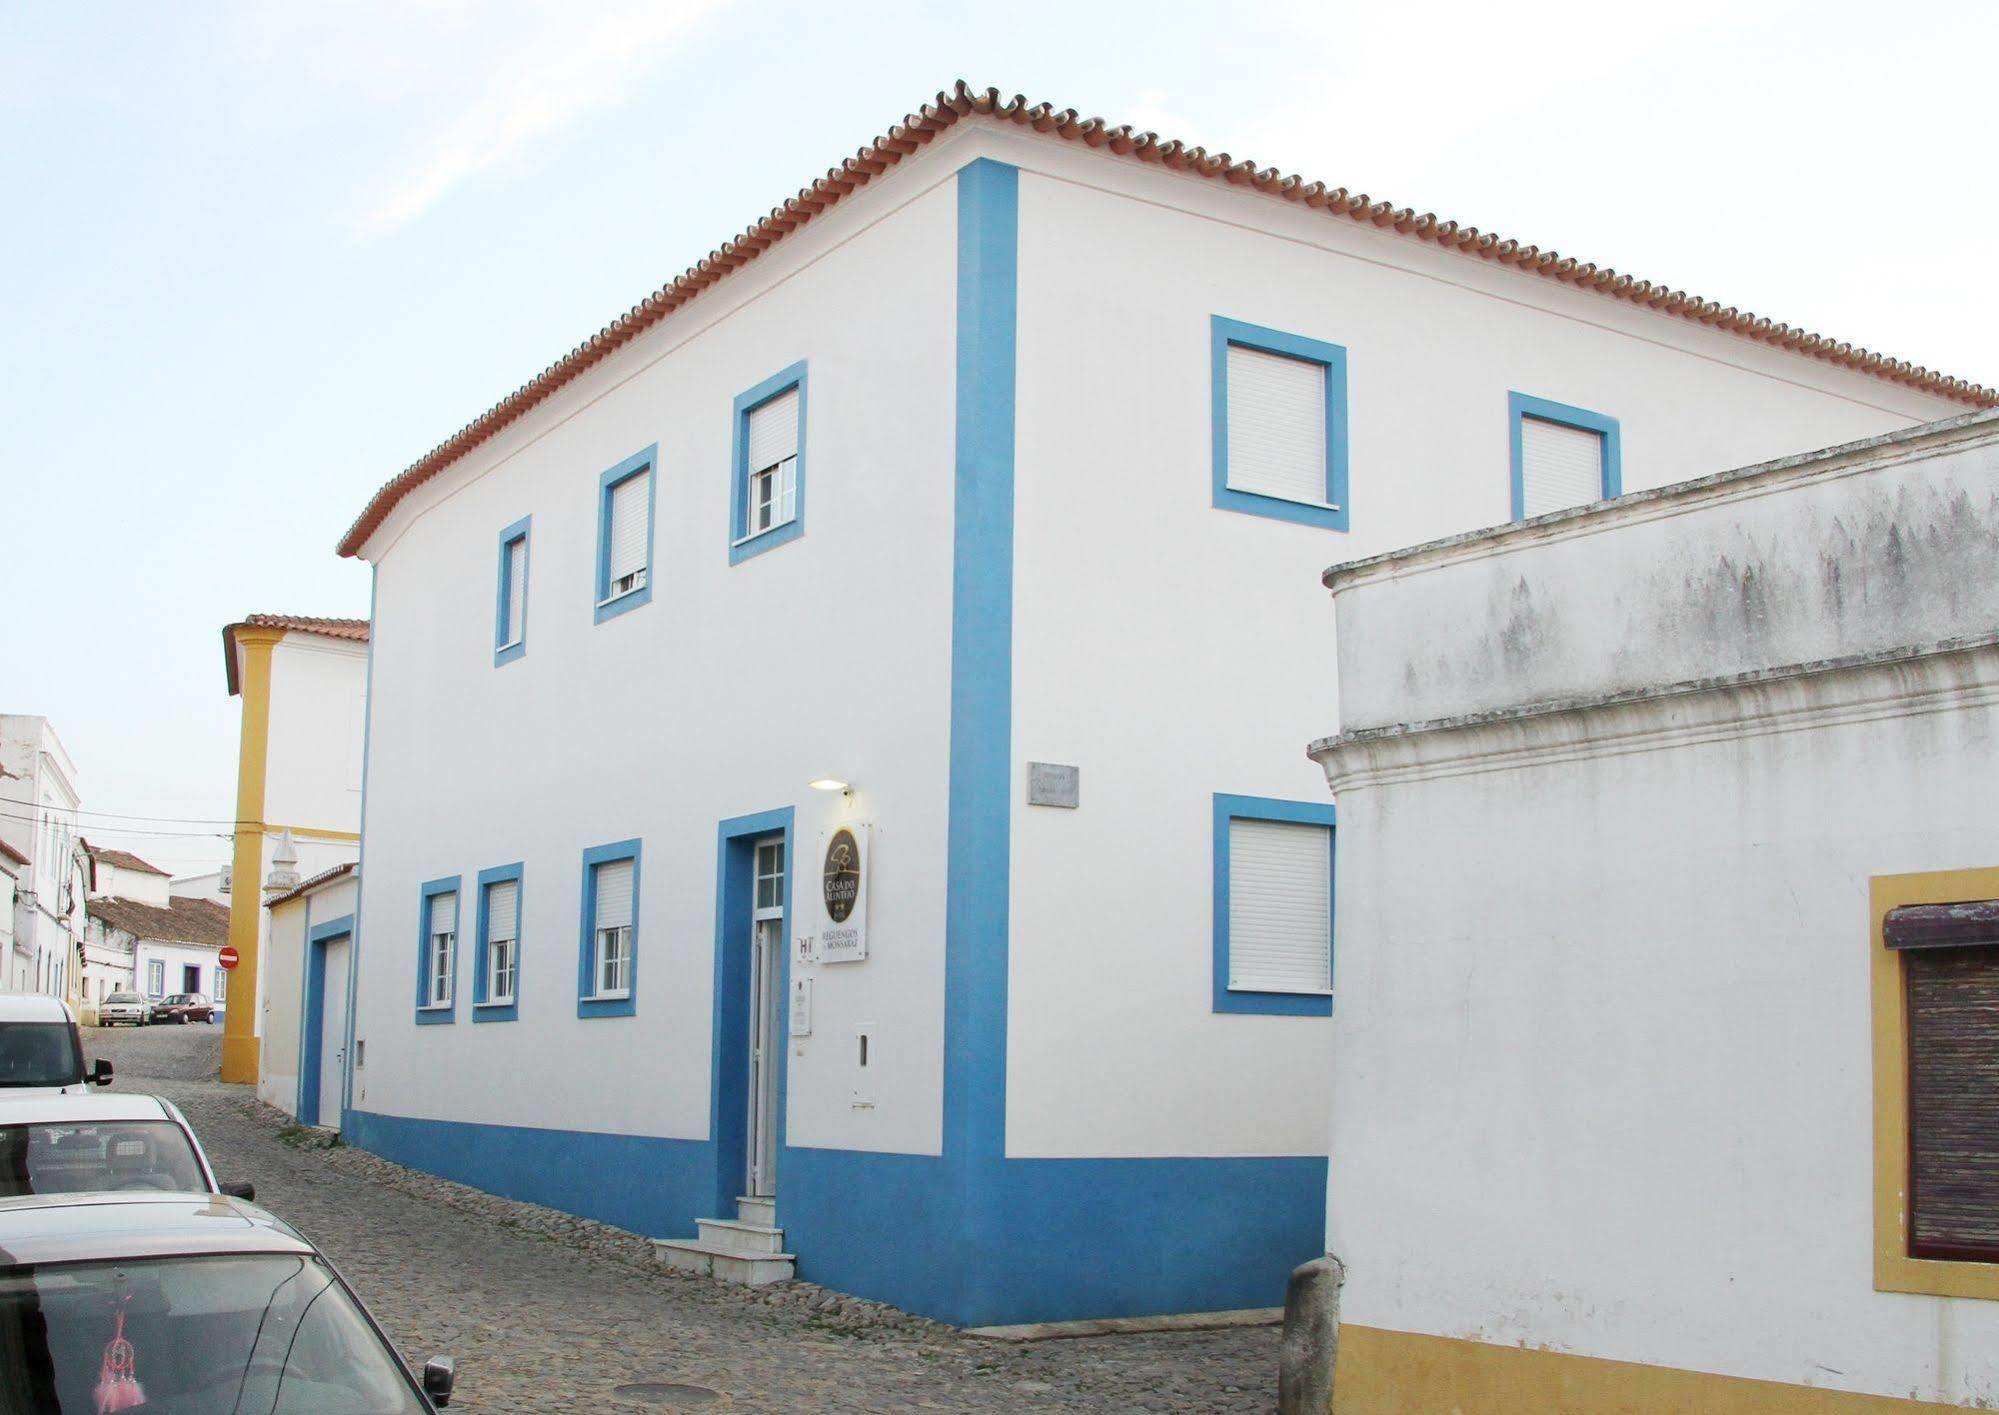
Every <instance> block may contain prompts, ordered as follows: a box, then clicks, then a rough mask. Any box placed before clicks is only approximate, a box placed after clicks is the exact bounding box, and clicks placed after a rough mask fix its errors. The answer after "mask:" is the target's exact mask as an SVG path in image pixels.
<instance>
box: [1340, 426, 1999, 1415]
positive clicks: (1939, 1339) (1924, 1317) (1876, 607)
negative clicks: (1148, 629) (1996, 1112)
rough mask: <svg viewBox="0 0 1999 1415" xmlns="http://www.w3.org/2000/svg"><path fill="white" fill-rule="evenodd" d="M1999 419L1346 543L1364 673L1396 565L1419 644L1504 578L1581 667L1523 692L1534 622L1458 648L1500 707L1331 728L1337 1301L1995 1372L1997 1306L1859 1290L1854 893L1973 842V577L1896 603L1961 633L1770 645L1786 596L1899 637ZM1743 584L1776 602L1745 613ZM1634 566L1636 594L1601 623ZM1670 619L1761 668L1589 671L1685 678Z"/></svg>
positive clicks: (1660, 1342)
mask: <svg viewBox="0 0 1999 1415" xmlns="http://www.w3.org/2000/svg"><path fill="white" fill-rule="evenodd" d="M1995 442H1999V419H1995V418H1993V417H1990V416H1988V417H1986V418H1985V419H1983V420H1981V421H1980V422H1979V423H1978V424H1975V425H1973V426H1971V427H1969V428H1960V429H1957V430H1954V431H1952V430H1941V431H1925V432H1922V433H1918V434H1911V435H1908V436H1905V437H1904V438H1902V439H1898V440H1897V441H1895V442H1893V443H1891V444H1889V445H1887V446H1884V447H1881V448H1877V449H1875V450H1873V451H1872V452H1869V453H1867V454H1866V455H1865V456H1863V457H1860V458H1858V459H1855V458H1847V459H1839V458H1834V459H1826V460H1825V461H1824V462H1822V463H1820V464H1819V466H1818V473H1817V474H1816V475H1815V474H1814V473H1813V471H1812V469H1810V468H1807V469H1804V470H1802V471H1801V472H1799V473H1798V474H1797V475H1795V476H1779V477H1774V478H1773V477H1759V476H1751V477H1748V478H1744V479H1742V480H1741V481H1739V482H1737V483H1735V484H1733V485H1731V486H1722V487H1716V488H1713V489H1711V490H1708V491H1705V492H1689V493H1685V494H1682V493H1675V494H1674V496H1673V497H1672V498H1671V499H1669V500H1665V501H1662V502H1660V503H1659V504H1656V505H1652V506H1644V505H1639V506H1632V507H1628V508H1621V509H1612V510H1608V511H1601V512H1596V513H1592V514H1591V515H1590V516H1587V517H1583V518H1580V519H1579V520H1577V521H1574V522H1571V523H1568V524H1566V525H1560V526H1550V527H1548V528H1546V529H1545V530H1544V531H1541V532H1539V533H1524V532H1523V533H1513V534H1511V535H1509V536H1506V537H1501V538H1497V539H1495V540H1490V541H1483V542H1479V543H1476V544H1472V545H1468V546H1461V547H1457V548H1445V549H1440V550H1439V551H1437V552H1434V553H1431V554H1427V555H1426V554H1425V553H1424V552H1418V553H1417V554H1415V555H1412V556H1410V557H1407V558H1405V559H1404V560H1401V561H1398V562H1395V563H1393V564H1389V565H1383V566H1380V567H1376V568H1374V569H1371V570H1362V571H1357V572H1354V574H1353V575H1352V577H1351V580H1350V581H1348V580H1344V579H1341V578H1339V577H1336V580H1335V583H1336V585H1337V586H1338V590H1337V602H1338V613H1339V629H1340V631H1341V634H1342V635H1343V643H1344V645H1345V646H1346V649H1347V652H1348V659H1347V663H1348V666H1349V667H1350V668H1351V669H1352V670H1353V673H1354V674H1356V675H1358V674H1361V673H1365V674H1366V676H1367V682H1368V683H1369V684H1370V685H1372V684H1375V683H1376V682H1377V681H1378V679H1379V676H1380V674H1381V673H1382V672H1385V671H1386V669H1387V666H1388V664H1389V663H1390V662H1391V661H1393V659H1394V658H1395V655H1394V653H1393V652H1392V647H1391V646H1392V645H1393V644H1394V642H1395V640H1396V638H1397V635H1398V624H1399V623H1400V622H1401V616H1402V615H1403V614H1404V613H1405V612H1406V611H1407V608H1408V606H1409V605H1410V604H1411V603H1412V602H1414V603H1429V604H1430V606H1431V608H1432V610H1433V611H1434V612H1433V614H1432V616H1431V618H1430V623H1431V625H1432V626H1433V627H1432V630H1431V637H1430V640H1429V643H1428V645H1427V648H1428V654H1427V658H1426V663H1428V664H1429V665H1431V666H1435V667H1441V666H1444V665H1452V664H1458V665H1471V666H1474V667H1476V666H1478V665H1483V664H1486V661H1487V656H1488V646H1487V643H1486V640H1487V639H1488V637H1489V630H1488V628H1487V623H1488V620H1487V616H1488V614H1489V613H1491V612H1493V611H1494V610H1495V609H1503V607H1504V606H1505V605H1506V604H1508V603H1513V602H1516V601H1517V600H1518V599H1519V598H1520V597H1521V593H1522V589H1523V587H1524V588H1525V590H1526V591H1528V592H1530V593H1529V596H1528V597H1529V598H1530V599H1531V601H1532V602H1533V603H1534V604H1536V605H1537V606H1538V607H1539V610H1540V611H1543V612H1545V615H1546V616H1549V619H1550V622H1555V623H1560V624H1565V625H1568V626H1570V628H1571V630H1573V632H1571V633H1568V634H1566V635H1564V636H1563V637H1562V639H1561V643H1562V646H1563V652H1561V653H1560V654H1557V655H1555V656H1556V657H1557V658H1558V659H1559V660H1560V662H1561V666H1562V668H1563V671H1565V672H1568V673H1570V674H1572V675H1574V681H1575V682H1576V683H1578V684H1580V685H1581V688H1582V691H1583V694H1584V696H1583V697H1582V698H1581V700H1580V701H1581V702H1582V703H1583V704H1586V705H1583V706H1579V707H1577V708H1575V709H1574V710H1570V711H1564V712H1557V713H1544V712H1532V713H1528V714H1525V715H1521V714H1520V713H1519V710H1520V709H1522V708H1525V707H1531V706H1532V705H1533V704H1534V703H1535V702H1536V701H1537V700H1538V699H1539V698H1540V695H1541V693H1542V692H1543V689H1544V684H1543V681H1542V677H1541V672H1542V666H1543V664H1542V659H1541V658H1540V657H1538V656H1529V657H1528V658H1527V659H1526V660H1524V661H1522V662H1520V663H1518V664H1516V665H1513V666H1512V668H1511V669H1510V671H1485V672H1483V673H1482V674H1481V675H1480V677H1479V680H1478V681H1479V682H1480V684H1481V689H1480V691H1481V694H1482V696H1483V704H1482V705H1483V708H1484V710H1485V711H1486V712H1488V713H1494V714H1498V716H1497V717H1496V718H1494V719H1493V720H1492V721H1491V723H1490V725H1489V726H1479V727H1473V728H1471V729H1456V730H1451V731H1445V732H1427V731H1415V732H1409V731H1404V730H1401V729H1400V727H1399V726H1397V725H1395V724H1391V725H1390V726H1389V728H1388V730H1387V731H1385V732H1383V733H1381V734H1379V735H1376V736H1374V737H1368V736H1367V735H1366V734H1365V733H1364V734H1363V735H1362V737H1361V739H1360V740H1359V741H1357V742H1355V743H1352V744H1348V745H1343V746H1339V747H1335V748H1332V749H1329V761H1330V763H1331V764H1329V766H1328V774H1329V776H1331V777H1333V778H1334V781H1335V785H1336V788H1337V789H1338V790H1339V791H1340V809H1341V813H1342V824H1341V854H1340V859H1339V864H1338V887H1339V891H1340V911H1341V912H1340V922H1339V943H1340V958H1339V975H1338V987H1339V1010H1338V1014H1337V1016H1336V1017H1335V1019H1334V1028H1333V1045H1332V1054H1331V1059H1330V1064H1329V1066H1328V1068H1327V1074H1328V1077H1329V1079H1330V1098H1329V1111H1330V1115H1331V1124H1332V1131H1331V1154H1332V1165H1331V1174H1330V1183H1329V1202H1328V1238H1327V1241H1328V1246H1329V1247H1330V1248H1331V1250H1332V1251H1334V1252H1336V1253H1338V1254H1339V1255H1340V1257H1341V1258H1342V1259H1343V1260H1344V1261H1345V1262H1346V1264H1347V1273H1348V1277H1347V1286H1346V1290H1345V1293H1344V1296H1343V1306H1342V1312H1341V1316H1342V1319H1343V1320H1345V1321H1348V1322H1351V1323H1355V1324H1357V1325H1361V1326H1373V1327H1385V1328H1390V1329H1394V1330H1399V1331H1413V1332H1424V1333H1433V1334H1437V1335H1442V1336H1449V1337H1465V1338H1471V1339H1475V1340H1480V1341H1487V1342H1495V1343H1501V1344H1505V1345H1513V1344H1518V1345H1521V1346H1527V1347H1533V1348H1536V1349H1552V1350H1556V1351H1565V1352H1579V1353H1584V1354H1588V1355H1592V1356H1599V1357H1606V1358H1611V1359H1616V1360H1622V1361H1635V1362H1643V1363H1649V1364H1659V1365H1668V1366H1680V1367H1687V1368H1691V1369H1695V1370H1701V1371H1710V1372H1719V1373H1723V1374H1728V1375H1735V1376H1745V1377H1755V1378H1761V1379H1768V1380H1777V1381H1784V1382H1790V1383H1796V1384H1811V1385H1818V1386H1826V1387H1831V1388H1835V1389H1845V1390H1859V1391H1872V1392H1877V1393H1883V1394H1892V1395H1899V1396H1913V1397H1915V1398H1918V1399H1924V1400H1934V1401H1945V1402H1953V1403H1965V1404H1977V1405H1980V1406H1984V1405H1989V1404H1990V1403H1992V1402H1993V1401H1995V1400H1999V1356H1995V1353H1999V1306H1995V1304H1993V1303H1991V1302H1984V1301H1964V1300H1951V1299H1942V1298H1935V1297H1927V1296H1918V1295H1914V1294H1903V1293H1881V1292H1876V1291H1875V1290H1874V1283H1873V1254H1874V1241H1875V1238H1874V1210H1873V1156H1874V1136H1873V1126H1874V1118H1873V1110H1872V1096H1873V1090H1872V1085H1873V1070H1872V1028H1871V1012H1870V1005H1871V1004H1870V963H1871V958H1870V953H1871V950H1872V949H1873V948H1874V947H1875V946H1876V944H1875V942H1874V940H1873V938H1872V937H1871V917H1870V912H1869V900H1868V882H1869V879H1870V878H1871V877H1873V876H1876V875H1883V874H1898V873H1905V872H1915V871H1929V870H1947V869H1962V868H1972V867H1990V866H1992V865H1994V864H1999V842H1995V837H1994V834H1993V830H1992V804H1991V803H1992V801H1993V799H1994V797H1995V794H1999V655H1995V653H1994V651H1993V650H1992V648H1991V647H1990V646H1989V645H1990V639H1989V636H1990V629H1991V626H1992V625H1994V624H1999V588H1995V582H1994V581H1993V580H1992V577H1991V576H1990V575H1989V574H1986V575H1976V574H1967V575H1964V576H1961V577H1960V579H1959V582H1958V585H1957V587H1956V589H1955V590H1954V591H1953V592H1952V593H1951V595H1950V596H1949V597H1950V598H1951V599H1952V601H1953V602H1952V603H1951V604H1949V605H1946V604H1945V603H1943V599H1944V596H1941V595H1939V596H1936V597H1934V598H1933V599H1932V601H1931V604H1930V617H1929V619H1928V620H1927V622H1926V623H1924V624H1920V625H1917V626H1915V628H1916V630H1918V631H1920V632H1921V634H1922V636H1923V637H1926V638H1927V637H1934V636H1937V635H1939V633H1940V631H1942V630H1944V629H1946V628H1948V627H1949V621H1950V618H1951V616H1952V615H1954V614H1957V613H1960V612H1961V613H1963V614H1965V615H1967V616H1968V618H1967V621H1966V622H1975V623H1978V624H1981V625H1983V626H1984V627H1985V630H1986V633H1985V635H1984V637H1985V639H1986V641H1987V643H1986V646H1985V647H1982V648H1976V649H1963V650H1959V651H1957V652H1956V653H1954V654H1952V655H1950V656H1949V657H1948V658H1940V659H1934V660H1930V661H1929V663H1930V666H1925V663H1924V661H1923V660H1920V659H1918V660H1914V661H1909V662H1903V663H1899V664H1888V665H1885V666H1882V667H1878V668H1863V667H1855V668H1845V669H1837V670H1826V669H1820V670H1819V671H1817V672H1812V673H1804V674H1798V675H1791V676H1782V677H1776V678H1770V677H1769V676H1768V674H1769V670H1773V669H1783V668H1786V667H1788V666H1789V665H1790V663H1791V660H1790V659H1788V658H1787V657H1786V656H1785V655H1787V654H1788V653H1791V652H1795V651H1796V650H1797V646H1798V645H1799V644H1801V643H1803V644H1807V645H1809V644H1811V643H1813V642H1814V634H1815V633H1836V635H1837V637H1838V642H1839V646H1841V647H1844V648H1845V649H1847V650H1848V651H1850V652H1867V651H1876V652H1879V651H1882V650H1884V649H1888V648H1892V647H1893V646H1894V645H1895V644H1896V643H1897V642H1906V641H1907V639H1908V637H1909V634H1910V626H1907V625H1904V624H1902V623H1901V621H1900V614H1901V610H1902V607H1903V606H1901V604H1900V603H1899V602H1898V600H1899V597H1898V595H1897V594H1896V593H1895V592H1894V591H1893V582H1898V581H1900V580H1901V579H1902V578H1903V577H1904V576H1906V577H1909V579H1910V580H1911V581H1912V582H1918V583H1926V582H1928V581H1929V580H1931V579H1932V578H1933V577H1934V576H1935V575H1936V574H1937V573H1938V571H1939V569H1940V567H1942V566H1944V565H1946V564H1949V563H1952V562H1953V561H1955V560H1958V559H1960V558H1961V557H1964V560H1963V563H1964V564H1965V565H1966V566H1967V568H1970V567H1971V566H1972V565H1973V563H1974V561H1977V560H1982V563H1984V564H1986V565H1989V564H1990V556H1991V553H1992V552H1991V551H1990V549H1989V548H1988V549H1984V550H1982V551H1980V550H1979V546H1980V545H1981V544H1983V545H1986V546H1989V544H1990V538H1991V536H1992V535H1993V533H1994V528H1995V526H1999V464H1995V463H1994V461H1993V458H1992V452H1993V449H1994V446H1995ZM1835 500H1837V501H1841V502H1843V503H1844V509H1843V512H1836V511H1834V510H1833V509H1832V507H1831V506H1830V504H1829V503H1831V502H1832V501H1835ZM1883 517H1893V518H1895V524H1896V525H1897V527H1898V529H1899V532H1900V536H1901V540H1902V544H1903V546H1904V552H1905V554H1904V557H1903V562H1902V563H1901V564H1900V565H1899V566H1897V567H1894V568H1892V569H1891V568H1890V567H1889V566H1887V565H1886V564H1885V563H1884V559H1883V556H1882V555H1881V552H1880V548H1879V546H1878V544H1877V543H1876V541H1875V538H1874V537H1873V536H1872V535H1871V534H1870V527H1878V525H1879V524H1881V521H1880V518H1883ZM1724 564H1725V565H1728V566H1729V567H1730V570H1731V574H1730V575H1721V574H1718V573H1712V572H1714V571H1716V570H1717V568H1718V567H1720V566H1722V565H1724ZM1744 580H1747V581H1750V582H1753V583H1759V584H1763V585H1766V586H1768V587H1770V590H1771V593H1772V595H1773V598H1774V600H1778V601H1781V603H1782V608H1781V609H1774V608H1773V610H1772V612H1771V613H1770V614H1769V615H1768V616H1767V618H1743V617H1741V616H1737V615H1735V614H1733V613H1732V612H1731V608H1732V606H1733V605H1735V604H1736V603H1738V602H1739V599H1740V591H1741V584H1742V582H1743V581H1744ZM1801 581H1802V582H1804V584H1805V585H1816V586H1818V587H1819V589H1818V590H1816V591H1814V590H1810V589H1807V588H1804V587H1801V585H1800V582H1801ZM1833 584H1838V585H1843V586H1845V588H1846V593H1845V595H1844V596H1843V597H1841V596H1834V595H1831V594H1827V593H1823V592H1822V591H1823V590H1824V588H1825V587H1826V586H1828V585H1833ZM1453 586H1455V588H1456V591H1457V594H1456V597H1455V599H1454V600H1453V601H1452V602H1450V603H1448V604H1446V603H1445V602H1444V601H1443V600H1442V599H1441V598H1440V596H1441V594H1442V592H1443V590H1444V589H1446V588H1448V587H1453ZM1667 586H1671V587H1674V589H1673V593H1671V594H1667V593H1664V592H1663V588H1662V587H1667ZM1648 588H1650V589H1651V590H1652V591H1654V592H1655V598H1656V603H1655V604H1654V605H1653V606H1652V610H1653V612H1651V613H1649V614H1646V615H1642V616H1636V617H1635V618H1634V620H1633V622H1632V623H1631V624H1629V625H1627V628H1626V631H1625V632H1624V633H1623V634H1622V635H1620V634H1618V633H1614V632H1608V631H1601V632H1600V630H1603V629H1604V621H1603V620H1601V619H1599V617H1598V614H1599V611H1600V610H1601V609H1602V608H1603V607H1604V606H1606V605H1608V606H1617V605H1620V604H1622V605H1626V606H1631V605H1632V604H1634V603H1635V601H1636V599H1638V598H1642V597H1643V595H1644V592H1645V591H1646V590H1647V589H1648ZM1693 624H1699V625H1704V626H1705V629H1704V632H1705V634H1706V639H1707V642H1706V652H1707V654H1708V655H1709V656H1710V657H1711V659H1712V661H1713V662H1714V664H1715V665H1716V666H1717V667H1718V668H1719V669H1721V670H1722V671H1723V672H1725V673H1744V674H1761V675H1764V677H1763V678H1762V679H1761V680H1760V681H1759V683H1758V685H1757V686H1754V687H1744V688H1741V689H1739V690H1734V691H1732V692H1731V693H1729V694H1726V695H1724V694H1722V693H1718V692H1705V693H1695V694H1677V695H1674V696H1671V697H1667V698H1663V699H1656V700H1652V701H1650V702H1638V703H1632V704H1627V705H1623V706H1619V705H1616V704H1604V703H1601V702H1600V701H1599V700H1600V699H1602V698H1604V697H1606V696H1613V697H1614V696H1616V695H1620V694H1622V695H1629V694H1631V693H1632V692H1633V691H1634V689H1633V686H1632V684H1631V683H1630V681H1629V675H1630V673H1631V671H1632V665H1633V664H1634V663H1638V664H1642V663H1644V662H1648V661H1649V662H1655V663H1657V664H1659V665H1660V667H1661V669H1662V670H1664V673H1663V676H1662V680H1661V682H1659V683H1654V684H1650V685H1641V686H1642V687H1645V688H1656V687H1659V686H1663V685H1664V684H1665V683H1670V682H1671V681H1673V677H1674V674H1675V673H1676V672H1677V670H1676V669H1675V668H1674V654H1675V653H1676V652H1677V649H1678V645H1679V643H1680V641H1681V636H1682V635H1683V634H1684V633H1686V632H1689V629H1688V627H1687V626H1689V625H1693ZM1368 646H1372V647H1368ZM1443 681H1445V682H1446V683H1447V684H1448V683H1458V682H1461V681H1464V678H1463V675H1457V674H1453V675H1447V676H1446V678H1445V679H1444V680H1443ZM1369 691H1370V693H1372V691H1373V689H1372V687H1370V689H1369ZM1438 691H1440V690H1439V689H1437V688H1435V687H1434V685H1433V684H1432V681H1431V679H1430V678H1428V677H1425V676H1415V677H1412V678H1411V679H1410V680H1408V688H1407V692H1406V693H1405V702H1406V704H1407V709H1408V710H1407V712H1406V714H1405V715H1404V717H1402V718H1400V719H1398V720H1397V722H1398V723H1399V722H1408V721H1419V720H1422V719H1426V718H1431V717H1435V716H1437V713H1436V712H1435V711H1434V709H1435V708H1436V706H1437V705H1438V701H1439V700H1438V698H1437V692H1438ZM1441 691H1446V692H1449V691H1454V690H1452V689H1449V688H1446V689H1443V690H1441ZM1377 696H1378V695H1377ZM1590 704H1593V705H1590ZM1371 725H1372V724H1371Z"/></svg>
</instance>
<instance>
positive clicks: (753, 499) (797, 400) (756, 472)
mask: <svg viewBox="0 0 1999 1415" xmlns="http://www.w3.org/2000/svg"><path fill="white" fill-rule="evenodd" d="M733 488H734V490H733V495H732V501H733V503H734V509H733V510H732V512H731V513H730V523H729V563H730V564H732V565H733V564H736V563H738V562H739V561H742V560H744V559H746V558H747V557H749V556H752V555H757V554H761V553H762V552H763V551H766V550H769V549H771V548H773V547H775V546H779V545H782V544H784V543H785V542H786V541H788V540H793V539H795V538H796V537H797V536H799V535H800V534H801V533H802V532H803V531H804V529H805V364H804V362H803V361H802V360H801V361H800V362H798V363H795V364H793V365H792V366H791V367H790V368H788V369H785V370H784V371H783V372H782V373H778V374H775V375H773V376H772V377H770V378H767V379H765V380H764V381H763V382H762V383H759V384H758V385H757V386H756V387H755V388H752V389H750V390H749V391H748V392H746V393H743V394H741V395H739V396H738V397H737V399H736V407H735V475H734V479H733Z"/></svg>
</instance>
